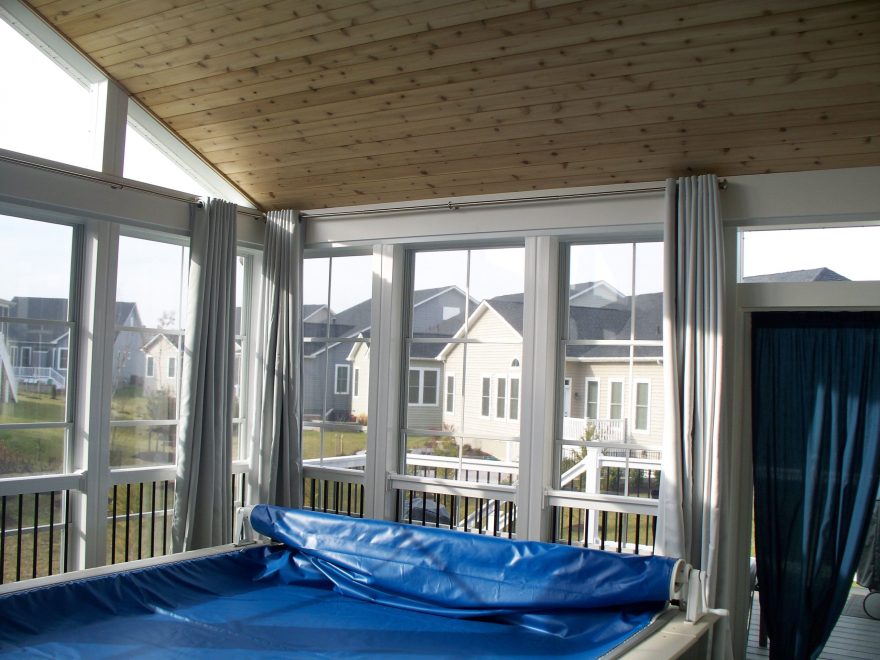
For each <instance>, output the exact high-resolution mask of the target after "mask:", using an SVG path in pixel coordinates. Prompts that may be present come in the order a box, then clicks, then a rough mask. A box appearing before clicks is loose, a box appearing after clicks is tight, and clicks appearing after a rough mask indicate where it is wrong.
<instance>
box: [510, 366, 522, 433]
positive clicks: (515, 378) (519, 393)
mask: <svg viewBox="0 0 880 660" xmlns="http://www.w3.org/2000/svg"><path fill="white" fill-rule="evenodd" d="M513 381H516V397H514V396H513ZM513 401H516V416H515V417H514V416H513V415H511V403H512V402H513ZM521 406H522V377H521V376H520V374H511V375H509V376H508V377H507V419H508V421H511V422H518V421H519V418H520V408H521Z"/></svg>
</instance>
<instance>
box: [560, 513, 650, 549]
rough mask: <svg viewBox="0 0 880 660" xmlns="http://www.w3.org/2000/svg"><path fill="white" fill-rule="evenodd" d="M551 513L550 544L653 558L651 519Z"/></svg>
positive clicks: (639, 515) (631, 515)
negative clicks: (578, 546) (649, 555)
mask: <svg viewBox="0 0 880 660" xmlns="http://www.w3.org/2000/svg"><path fill="white" fill-rule="evenodd" d="M552 511H553V513H552V516H553V519H552V529H553V542H554V543H563V544H565V545H582V546H584V547H598V548H599V549H600V550H610V551H612V552H631V553H633V554H644V553H647V554H652V555H653V554H654V543H655V533H656V530H657V516H655V515H650V514H645V513H622V512H617V511H605V510H601V509H596V508H593V509H591V508H587V507H570V506H554V507H552Z"/></svg>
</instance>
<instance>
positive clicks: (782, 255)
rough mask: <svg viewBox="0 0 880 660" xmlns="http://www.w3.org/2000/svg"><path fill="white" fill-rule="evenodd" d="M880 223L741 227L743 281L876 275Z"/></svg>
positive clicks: (856, 278)
mask: <svg viewBox="0 0 880 660" xmlns="http://www.w3.org/2000/svg"><path fill="white" fill-rule="evenodd" d="M878 245H880V226H873V227H836V228H821V229H783V230H768V231H745V232H743V233H742V264H743V272H742V275H743V280H742V281H744V282H827V281H839V280H852V281H867V280H880V259H877V246H878Z"/></svg>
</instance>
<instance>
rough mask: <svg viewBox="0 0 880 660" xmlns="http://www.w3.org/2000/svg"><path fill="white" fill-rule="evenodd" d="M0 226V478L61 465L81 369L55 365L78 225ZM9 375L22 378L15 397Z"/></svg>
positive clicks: (70, 331) (65, 322) (65, 332)
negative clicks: (1, 311) (0, 328)
mask: <svg viewBox="0 0 880 660" xmlns="http://www.w3.org/2000/svg"><path fill="white" fill-rule="evenodd" d="M0 26H3V27H5V24H4V23H2V21H0ZM2 48H3V44H2V40H0V50H2ZM0 114H2V110H0ZM0 227H2V230H0V234H2V241H0V243H2V246H3V247H2V256H0V299H2V300H3V301H4V307H6V309H7V310H8V312H7V315H6V316H4V317H3V324H4V326H5V328H4V329H5V332H3V333H2V334H0V356H6V355H11V356H12V364H9V363H4V361H3V360H2V359H0V478H7V477H16V476H31V475H40V474H54V473H59V472H63V471H64V470H65V461H64V457H65V455H67V454H69V450H70V448H71V441H72V434H73V421H74V418H73V414H74V408H75V406H73V405H72V403H71V402H70V400H69V398H68V393H69V392H70V389H71V388H69V387H68V383H70V382H71V381H72V380H73V379H74V378H75V376H76V375H75V374H74V373H72V372H70V371H65V372H63V373H59V371H58V365H59V363H61V364H64V368H65V369H66V367H67V359H66V351H67V348H61V347H60V344H61V343H62V342H64V343H67V342H68V341H70V337H75V336H76V328H77V324H76V323H75V318H76V310H77V309H78V305H77V301H76V300H70V299H69V298H68V296H69V295H70V291H71V286H70V285H71V277H72V276H71V273H72V272H75V268H76V259H75V258H74V253H73V249H74V245H75V244H76V240H75V235H76V230H75V228H74V227H69V226H65V225H60V224H50V223H45V222H38V221H34V220H26V219H24V218H17V217H12V216H4V215H0ZM73 288H74V289H78V288H79V287H73ZM7 301H8V305H7V304H6V302H7ZM59 349H61V350H63V351H65V354H64V355H63V356H62V353H61V350H59ZM50 351H51V352H50ZM62 360H63V362H62ZM9 383H16V384H17V389H18V396H17V397H15V396H10V388H9V387H8V384H9ZM17 438H18V439H20V440H21V441H20V442H19V441H17V440H16V439H17ZM19 540H20V539H19Z"/></svg>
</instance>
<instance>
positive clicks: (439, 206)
mask: <svg viewBox="0 0 880 660" xmlns="http://www.w3.org/2000/svg"><path fill="white" fill-rule="evenodd" d="M718 187H719V188H720V189H721V190H726V189H727V181H726V180H725V179H720V180H719V181H718ZM665 191H666V186H653V187H651V188H628V189H620V190H602V191H596V192H584V193H562V194H559V195H539V196H535V197H502V198H499V199H484V200H476V201H471V202H452V201H449V202H446V203H445V204H444V203H443V202H438V203H436V204H416V205H412V206H395V207H390V208H378V209H359V210H354V211H337V212H336V213H333V212H327V213H321V212H316V213H300V217H301V218H302V219H304V220H314V219H316V218H339V217H347V216H358V215H378V214H385V213H410V212H413V211H442V210H448V211H458V210H459V209H464V208H475V207H481V206H503V205H509V204H529V203H535V202H558V201H560V200H562V201H564V200H569V199H586V198H590V197H618V196H621V195H642V194H645V193H656V192H665Z"/></svg>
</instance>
